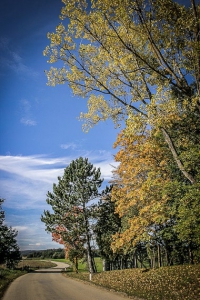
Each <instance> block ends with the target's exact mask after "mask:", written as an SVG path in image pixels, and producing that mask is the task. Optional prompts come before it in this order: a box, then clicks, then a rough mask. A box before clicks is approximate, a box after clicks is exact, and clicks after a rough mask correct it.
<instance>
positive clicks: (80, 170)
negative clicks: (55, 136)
mask: <svg viewBox="0 0 200 300" xmlns="http://www.w3.org/2000/svg"><path fill="white" fill-rule="evenodd" d="M102 182H103V179H101V172H100V169H99V168H98V169H96V168H95V167H94V166H93V165H92V164H91V163H90V162H89V161H88V159H87V158H82V157H80V158H78V159H76V160H73V161H72V162H71V163H70V164H69V166H68V167H66V168H65V170H64V175H63V176H62V177H58V184H55V183H54V184H53V192H48V193H47V197H48V198H47V200H46V201H47V203H48V204H49V205H51V207H52V210H53V213H51V212H50V211H49V210H46V211H44V215H42V217H41V221H42V222H44V223H45V225H46V230H47V231H48V232H51V233H57V234H60V235H61V237H62V239H63V241H64V242H66V243H68V244H70V245H71V246H72V248H73V249H74V250H76V245H80V241H82V243H83V244H85V245H87V247H86V252H87V260H88V266H89V271H90V273H94V272H95V271H96V268H95V264H94V260H93V256H92V248H91V239H92V235H93V232H92V221H93V220H94V218H95V216H96V214H97V210H96V205H95V203H94V201H95V200H96V199H97V198H98V197H99V196H100V192H99V188H100V187H101V184H102ZM59 228H60V229H59Z"/></svg>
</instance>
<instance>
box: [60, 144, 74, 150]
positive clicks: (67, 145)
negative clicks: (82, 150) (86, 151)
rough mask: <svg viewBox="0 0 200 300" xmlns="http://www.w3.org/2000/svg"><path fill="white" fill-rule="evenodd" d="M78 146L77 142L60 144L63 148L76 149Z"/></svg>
mask: <svg viewBox="0 0 200 300" xmlns="http://www.w3.org/2000/svg"><path fill="white" fill-rule="evenodd" d="M77 147H78V146H77V145H76V144H75V143H68V144H62V145H60V148H61V149H72V150H74V149H76V148H77Z"/></svg>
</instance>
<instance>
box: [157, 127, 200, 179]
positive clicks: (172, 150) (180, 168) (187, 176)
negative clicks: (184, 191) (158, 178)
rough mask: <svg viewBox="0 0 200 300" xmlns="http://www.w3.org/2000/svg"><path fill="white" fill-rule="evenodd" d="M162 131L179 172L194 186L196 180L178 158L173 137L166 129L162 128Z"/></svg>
mask: <svg viewBox="0 0 200 300" xmlns="http://www.w3.org/2000/svg"><path fill="white" fill-rule="evenodd" d="M161 131H162V133H163V135H164V138H165V141H166V143H167V144H168V146H169V149H170V150H171V153H172V155H173V158H174V160H175V161H176V163H177V165H178V167H179V170H180V171H181V172H182V174H183V175H184V176H185V177H186V178H187V179H188V180H189V181H190V183H191V184H194V183H195V179H194V178H193V176H192V175H190V174H189V173H188V172H187V171H186V170H185V167H184V165H183V163H182V162H181V160H180V159H179V157H178V154H177V151H176V148H175V146H174V143H173V141H172V139H171V137H170V136H169V134H168V132H167V131H166V130H165V129H164V128H161Z"/></svg>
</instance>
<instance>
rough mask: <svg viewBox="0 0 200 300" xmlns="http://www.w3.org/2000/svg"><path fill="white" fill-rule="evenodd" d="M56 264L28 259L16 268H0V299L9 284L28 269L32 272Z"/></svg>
mask: <svg viewBox="0 0 200 300" xmlns="http://www.w3.org/2000/svg"><path fill="white" fill-rule="evenodd" d="M54 266H56V264H53V263H51V262H47V261H40V260H28V259H27V260H23V261H21V262H20V263H19V264H18V266H17V268H16V270H9V269H5V268H3V267H2V268H0V299H1V298H2V297H3V294H4V293H5V291H6V289H7V287H8V286H9V284H10V283H11V282H12V281H13V280H14V279H16V278H17V277H19V276H22V275H24V274H26V273H27V272H28V271H29V272H31V271H34V270H36V269H39V268H50V267H54Z"/></svg>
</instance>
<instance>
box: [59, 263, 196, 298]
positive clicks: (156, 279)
mask: <svg viewBox="0 0 200 300" xmlns="http://www.w3.org/2000/svg"><path fill="white" fill-rule="evenodd" d="M63 275H64V276H69V277H73V278H76V279H81V280H84V281H90V280H89V275H88V272H83V270H82V269H81V270H80V273H78V274H77V273H75V272H70V270H68V272H66V273H63ZM90 282H92V283H94V284H95V285H98V286H101V287H105V288H108V289H109V290H110V289H112V290H115V291H118V292H122V293H126V294H127V295H128V296H136V297H139V298H142V299H148V300H183V299H184V300H191V299H192V300H199V299H200V265H199V264H198V265H183V266H171V267H161V268H158V269H150V270H146V269H135V268H134V269H125V270H115V271H106V272H100V273H95V274H93V275H92V280H91V281H90Z"/></svg>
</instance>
